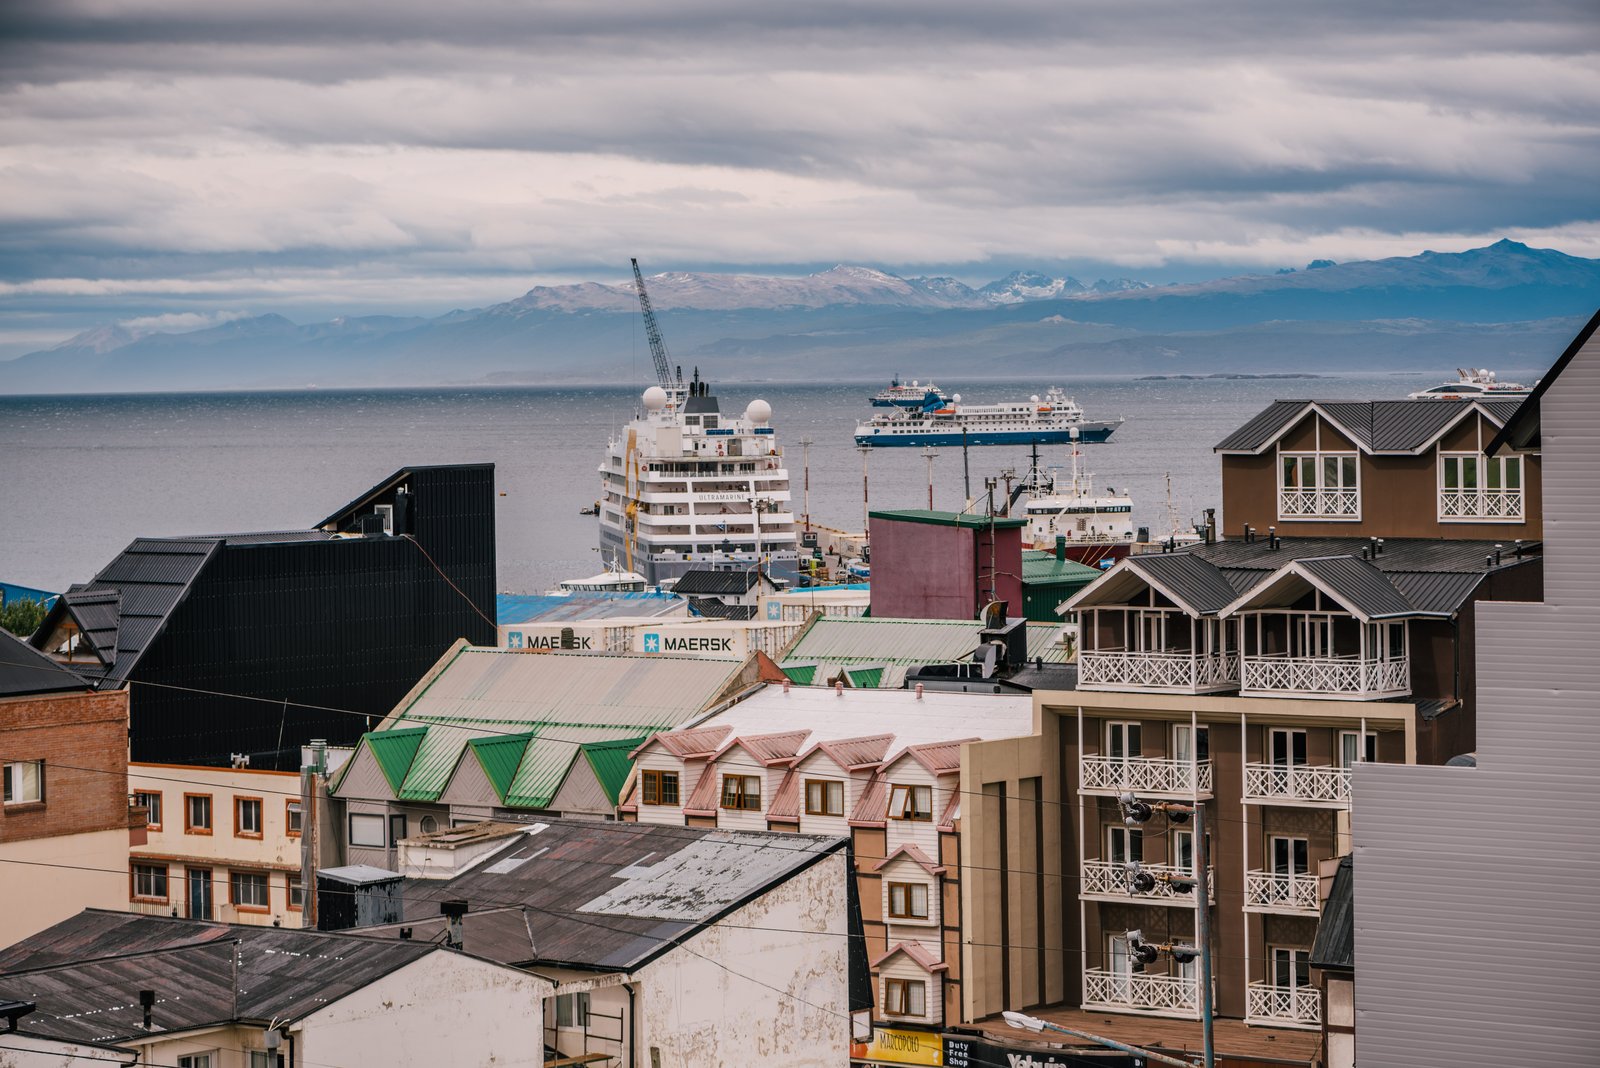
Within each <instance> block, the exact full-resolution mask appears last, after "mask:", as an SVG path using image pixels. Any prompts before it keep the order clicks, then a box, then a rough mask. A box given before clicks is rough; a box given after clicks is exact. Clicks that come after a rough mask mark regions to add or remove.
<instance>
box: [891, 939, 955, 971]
mask: <svg viewBox="0 0 1600 1068" xmlns="http://www.w3.org/2000/svg"><path fill="white" fill-rule="evenodd" d="M896 953H904V954H905V955H906V956H908V957H910V958H911V959H912V960H914V961H916V962H917V966H918V967H920V968H921V969H922V970H923V971H925V972H942V971H944V970H946V969H947V968H949V967H950V965H948V964H946V963H945V962H944V961H942V960H940V959H938V958H937V957H935V956H934V955H933V954H932V953H929V952H928V951H927V950H926V949H923V948H922V946H921V945H919V944H918V943H916V942H896V943H895V944H894V945H892V946H890V947H889V951H888V952H887V953H884V954H883V955H882V956H880V957H878V959H877V960H875V961H873V962H872V970H873V971H877V970H878V969H879V968H881V967H882V966H883V963H884V962H885V961H887V960H888V959H889V958H890V957H892V956H894V955H895V954H896Z"/></svg>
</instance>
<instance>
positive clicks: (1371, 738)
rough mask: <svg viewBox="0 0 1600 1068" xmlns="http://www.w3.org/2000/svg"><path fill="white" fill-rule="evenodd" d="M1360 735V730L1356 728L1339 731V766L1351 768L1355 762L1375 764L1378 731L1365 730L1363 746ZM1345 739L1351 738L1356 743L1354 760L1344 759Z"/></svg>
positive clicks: (1376, 760) (1376, 759)
mask: <svg viewBox="0 0 1600 1068" xmlns="http://www.w3.org/2000/svg"><path fill="white" fill-rule="evenodd" d="M1362 737H1363V736H1362V732H1361V731H1358V730H1356V731H1340V732H1339V766H1340V767H1341V768H1353V767H1355V766H1356V765H1357V764H1376V763H1377V762H1378V732H1377V731H1367V732H1366V735H1365V738H1366V745H1364V746H1363V745H1362V744H1361V742H1362ZM1346 739H1350V740H1353V741H1354V742H1355V743H1356V759H1355V760H1354V761H1347V760H1346V759H1345V742H1346ZM1363 750H1365V752H1363Z"/></svg>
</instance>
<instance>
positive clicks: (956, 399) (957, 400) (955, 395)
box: [950, 393, 961, 404]
mask: <svg viewBox="0 0 1600 1068" xmlns="http://www.w3.org/2000/svg"><path fill="white" fill-rule="evenodd" d="M950 400H951V401H953V402H954V403H956V404H960V403H961V394H959V393H952V394H950Z"/></svg>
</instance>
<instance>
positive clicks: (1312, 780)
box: [1244, 764, 1350, 805]
mask: <svg viewBox="0 0 1600 1068" xmlns="http://www.w3.org/2000/svg"><path fill="white" fill-rule="evenodd" d="M1244 799H1245V800H1246V801H1258V802H1261V801H1264V802H1267V803H1268V804H1286V805H1348V804H1349V803H1350V769H1349V768H1333V767H1324V766H1322V765H1320V764H1246V765H1245V766H1244Z"/></svg>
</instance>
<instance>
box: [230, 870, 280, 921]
mask: <svg viewBox="0 0 1600 1068" xmlns="http://www.w3.org/2000/svg"><path fill="white" fill-rule="evenodd" d="M228 886H229V896H230V897H231V898H232V900H233V903H234V904H235V905H237V906H239V907H240V908H241V909H246V910H251V909H253V910H256V911H258V912H265V911H267V910H268V909H269V908H271V905H272V899H271V898H270V897H268V896H267V876H266V873H265V872H259V871H236V872H233V873H232V874H231V875H230V876H229V877H228Z"/></svg>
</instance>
